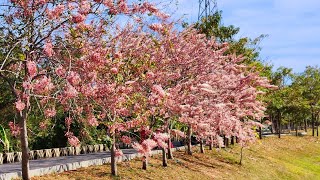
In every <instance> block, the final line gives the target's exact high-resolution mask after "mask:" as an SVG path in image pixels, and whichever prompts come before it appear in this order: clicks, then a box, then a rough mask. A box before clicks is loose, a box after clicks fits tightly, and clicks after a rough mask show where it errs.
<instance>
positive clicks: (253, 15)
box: [162, 0, 320, 72]
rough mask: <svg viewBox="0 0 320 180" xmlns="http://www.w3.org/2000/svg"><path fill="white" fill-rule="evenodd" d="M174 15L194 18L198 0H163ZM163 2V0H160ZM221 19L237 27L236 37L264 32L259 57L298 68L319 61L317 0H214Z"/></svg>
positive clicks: (315, 63) (319, 36)
mask: <svg viewBox="0 0 320 180" xmlns="http://www.w3.org/2000/svg"><path fill="white" fill-rule="evenodd" d="M169 1H170V2H171V5H170V7H172V8H170V9H172V10H171V12H173V11H175V10H176V11H175V13H174V15H173V16H174V17H184V18H185V19H186V21H187V22H195V21H196V20H197V15H198V0H167V2H169ZM162 2H164V1H162ZM217 3H218V9H219V10H222V11H223V14H222V15H223V23H224V24H225V25H235V26H237V27H240V33H239V37H251V38H255V37H257V36H259V35H260V34H267V35H268V37H267V38H265V39H264V40H263V41H262V43H261V44H260V46H261V47H262V51H261V58H262V59H263V60H265V61H266V62H269V63H272V64H274V66H275V69H276V68H277V67H279V66H286V67H290V68H293V70H294V72H302V71H303V70H304V68H305V66H307V65H320V0H304V1H301V0H217Z"/></svg>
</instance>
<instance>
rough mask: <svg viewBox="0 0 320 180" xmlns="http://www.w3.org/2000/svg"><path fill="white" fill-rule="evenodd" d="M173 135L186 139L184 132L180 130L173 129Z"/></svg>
mask: <svg viewBox="0 0 320 180" xmlns="http://www.w3.org/2000/svg"><path fill="white" fill-rule="evenodd" d="M171 133H172V134H174V135H178V136H180V137H185V134H184V132H182V131H179V130H176V129H172V130H171Z"/></svg>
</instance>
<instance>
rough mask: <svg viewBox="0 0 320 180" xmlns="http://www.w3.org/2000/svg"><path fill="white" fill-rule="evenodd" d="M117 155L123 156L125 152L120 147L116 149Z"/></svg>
mask: <svg viewBox="0 0 320 180" xmlns="http://www.w3.org/2000/svg"><path fill="white" fill-rule="evenodd" d="M115 156H116V157H120V156H123V152H122V151H121V150H120V149H116V151H115Z"/></svg>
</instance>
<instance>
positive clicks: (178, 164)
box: [33, 136, 320, 180]
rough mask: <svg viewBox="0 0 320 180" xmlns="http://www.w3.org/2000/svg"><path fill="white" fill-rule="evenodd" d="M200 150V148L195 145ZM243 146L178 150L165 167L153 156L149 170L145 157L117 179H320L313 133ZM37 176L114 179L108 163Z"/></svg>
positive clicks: (123, 168)
mask: <svg viewBox="0 0 320 180" xmlns="http://www.w3.org/2000/svg"><path fill="white" fill-rule="evenodd" d="M195 150H196V149H195ZM243 154H244V159H243V165H242V166H240V165H239V163H238V162H239V158H240V147H238V146H235V147H233V148H228V149H221V150H218V151H217V150H213V151H209V150H207V151H206V154H200V153H199V152H196V153H194V155H193V156H189V155H185V154H184V152H175V154H174V155H175V159H174V160H169V166H168V167H162V166H161V165H162V162H161V156H155V157H152V158H151V159H150V166H149V169H148V170H147V171H144V170H142V169H141V165H142V163H141V160H140V159H136V160H133V161H131V162H123V163H120V164H119V166H118V169H119V176H118V177H114V179H192V180H195V179H201V180H205V179H237V180H238V179H268V180H269V179H270V180H273V179H290V180H291V179H310V180H316V179H320V142H319V141H318V139H317V138H313V137H310V136H306V137H295V136H283V137H282V138H281V139H278V138H277V137H268V138H265V139H263V140H261V141H257V142H256V143H255V144H254V145H251V146H250V147H247V148H245V149H244V151H243ZM33 179H39V180H40V179H43V180H45V179H79V180H80V179H113V178H112V177H111V176H110V168H109V166H108V165H103V166H95V167H89V168H82V169H79V170H75V171H69V172H64V173H60V174H53V175H47V176H43V177H36V178H33Z"/></svg>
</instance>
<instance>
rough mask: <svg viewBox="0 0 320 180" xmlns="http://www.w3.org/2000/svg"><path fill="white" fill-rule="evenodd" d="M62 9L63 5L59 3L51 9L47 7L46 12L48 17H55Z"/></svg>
mask: <svg viewBox="0 0 320 180" xmlns="http://www.w3.org/2000/svg"><path fill="white" fill-rule="evenodd" d="M63 10H64V5H61V4H59V5H57V7H55V8H54V9H53V10H52V11H50V10H48V9H47V10H46V13H47V16H48V19H56V18H57V17H59V16H60V15H61V14H62V12H63Z"/></svg>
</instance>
